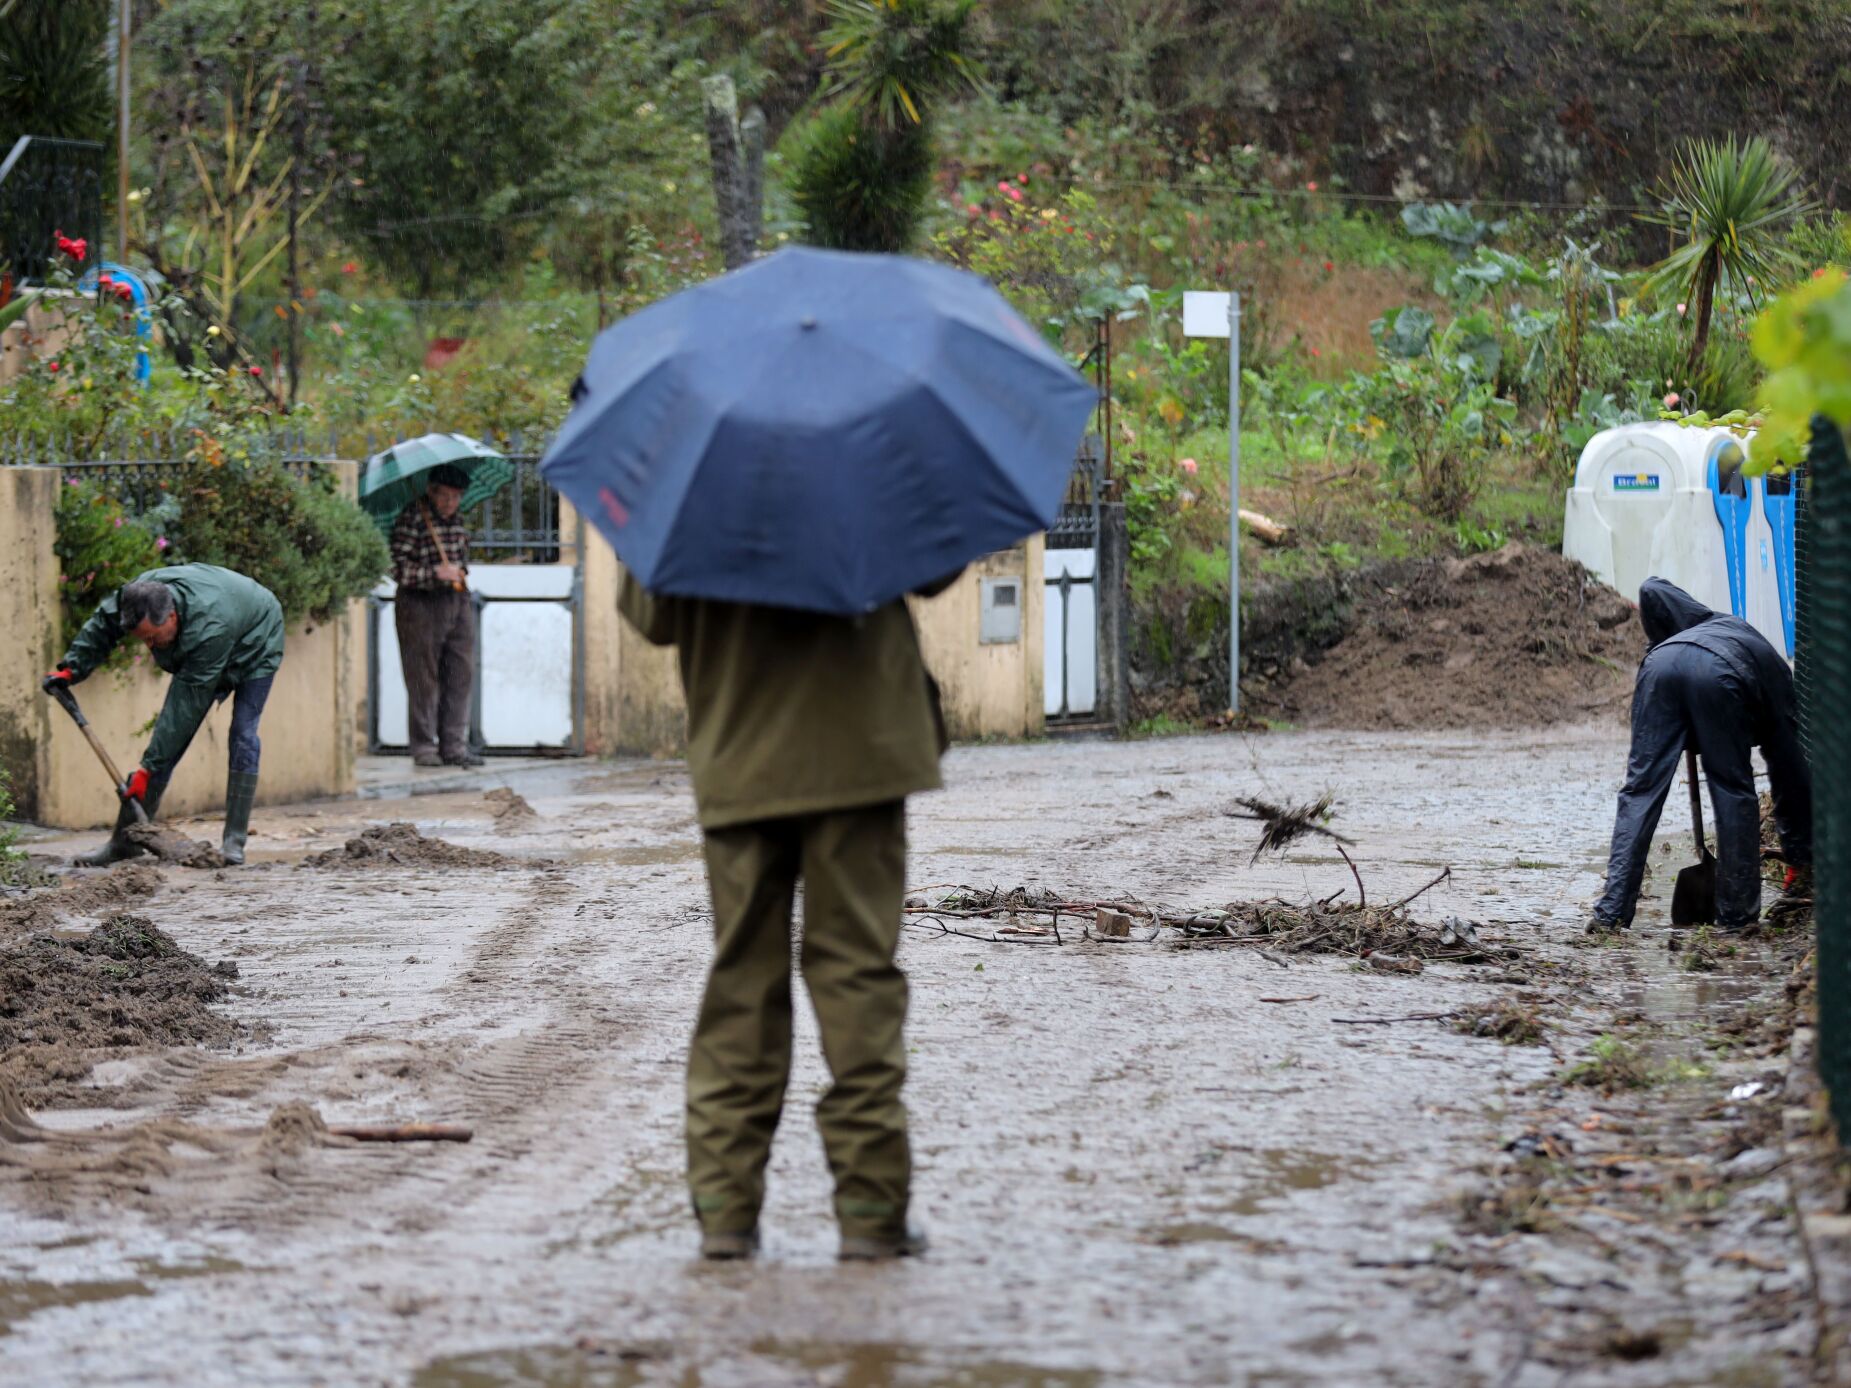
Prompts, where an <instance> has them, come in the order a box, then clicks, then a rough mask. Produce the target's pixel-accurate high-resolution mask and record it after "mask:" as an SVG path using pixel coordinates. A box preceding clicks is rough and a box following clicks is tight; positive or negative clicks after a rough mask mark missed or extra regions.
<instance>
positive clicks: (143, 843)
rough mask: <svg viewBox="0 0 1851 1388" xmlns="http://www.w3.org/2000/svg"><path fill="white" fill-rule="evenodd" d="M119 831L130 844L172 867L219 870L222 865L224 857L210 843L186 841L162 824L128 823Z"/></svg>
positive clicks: (181, 835)
mask: <svg viewBox="0 0 1851 1388" xmlns="http://www.w3.org/2000/svg"><path fill="white" fill-rule="evenodd" d="M122 832H123V835H124V836H125V837H126V838H127V839H128V840H129V842H130V843H133V844H135V845H136V846H137V847H138V848H142V849H145V850H146V851H147V852H149V853H152V854H153V855H154V856H155V857H157V858H159V859H160V860H161V861H162V862H163V863H172V864H173V865H174V866H175V867H187V868H222V867H224V866H225V855H224V854H223V853H221V852H219V851H218V849H216V848H214V847H213V846H212V845H211V844H209V843H202V842H200V840H198V839H189V838H188V837H187V836H186V835H185V834H182V833H181V832H180V831H179V830H177V829H174V828H170V827H169V826H167V825H165V824H131V825H129V827H128V828H126V829H124V830H123V831H122Z"/></svg>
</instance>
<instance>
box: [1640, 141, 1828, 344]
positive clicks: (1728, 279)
mask: <svg viewBox="0 0 1851 1388" xmlns="http://www.w3.org/2000/svg"><path fill="white" fill-rule="evenodd" d="M1796 181H1797V175H1796V174H1795V172H1794V170H1793V167H1792V166H1791V165H1790V164H1788V163H1787V162H1786V161H1785V160H1783V159H1782V158H1781V157H1780V156H1779V155H1778V154H1776V153H1775V152H1774V150H1773V147H1772V146H1771V145H1769V144H1768V142H1767V141H1766V140H1764V139H1762V138H1761V137H1760V136H1758V135H1757V136H1755V137H1754V138H1753V139H1750V140H1747V141H1744V142H1741V143H1738V142H1737V141H1736V138H1735V137H1734V136H1733V135H1731V136H1730V137H1729V138H1728V139H1727V140H1720V141H1718V140H1699V141H1696V142H1695V143H1693V144H1692V145H1690V147H1689V148H1688V149H1686V150H1685V152H1684V153H1683V155H1682V156H1680V158H1679V159H1678V160H1677V162H1676V164H1675V165H1674V166H1673V168H1672V171H1671V177H1670V180H1669V183H1668V185H1667V186H1666V188H1665V190H1664V193H1663V195H1662V198H1661V201H1662V204H1663V208H1662V210H1661V211H1659V212H1657V213H1655V214H1652V215H1650V216H1648V217H1647V218H1646V220H1647V221H1650V222H1653V223H1656V224H1657V225H1659V226H1665V227H1669V228H1671V229H1672V230H1673V231H1674V232H1677V233H1680V234H1681V235H1682V236H1683V237H1684V238H1685V239H1684V244H1683V245H1681V246H1679V247H1678V248H1677V249H1676V250H1675V251H1673V252H1672V253H1671V254H1670V255H1668V256H1666V257H1665V258H1664V259H1663V260H1661V261H1660V262H1659V263H1658V264H1657V265H1655V266H1653V267H1652V271H1651V274H1650V276H1649V278H1648V279H1647V281H1646V283H1647V286H1648V288H1651V289H1653V290H1665V289H1670V290H1674V291H1675V292H1677V293H1678V294H1680V295H1681V296H1682V297H1683V299H1684V301H1685V302H1686V303H1687V304H1688V305H1689V314H1688V318H1689V321H1690V323H1691V324H1692V326H1693V327H1694V328H1695V336H1694V337H1693V338H1692V339H1691V345H1690V369H1691V370H1692V371H1693V372H1694V371H1696V370H1697V369H1698V368H1699V367H1700V366H1701V364H1702V361H1703V354H1704V351H1705V349H1706V348H1707V347H1708V346H1709V340H1710V319H1711V316H1712V314H1713V313H1714V311H1715V307H1716V290H1717V288H1718V287H1719V286H1720V287H1721V288H1723V289H1725V290H1727V291H1729V292H1731V293H1737V294H1741V293H1746V294H1747V295H1748V296H1749V297H1750V298H1751V299H1753V298H1758V297H1759V295H1758V294H1757V292H1756V291H1757V289H1758V288H1762V287H1777V285H1778V281H1779V279H1780V277H1781V276H1782V275H1783V274H1785V273H1786V272H1788V271H1790V270H1791V269H1792V268H1793V266H1794V263H1795V262H1794V259H1793V256H1792V254H1791V253H1790V252H1788V250H1787V249H1786V248H1785V247H1784V246H1783V245H1782V244H1781V242H1780V240H1779V233H1780V231H1781V229H1782V228H1784V227H1785V226H1787V225H1789V224H1790V223H1792V222H1793V221H1794V220H1795V219H1796V218H1798V217H1801V216H1804V215H1805V214H1806V213H1807V212H1808V211H1810V210H1811V208H1812V206H1813V204H1812V203H1811V202H1809V201H1807V200H1806V199H1805V198H1803V197H1801V196H1800V195H1799V194H1798V193H1797V192H1796V191H1795V188H1794V184H1795V182H1796Z"/></svg>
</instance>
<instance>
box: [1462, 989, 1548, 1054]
mask: <svg viewBox="0 0 1851 1388" xmlns="http://www.w3.org/2000/svg"><path fill="white" fill-rule="evenodd" d="M1453 1028H1454V1030H1456V1031H1461V1032H1464V1033H1465V1034H1466V1035H1467V1036H1489V1037H1495V1038H1496V1039H1497V1040H1499V1041H1502V1042H1503V1043H1504V1044H1505V1045H1507V1046H1540V1045H1542V1044H1543V1021H1542V1018H1541V1017H1540V1016H1539V1015H1538V1014H1537V1011H1536V1009H1535V1008H1534V1007H1532V1006H1530V1005H1529V1004H1528V1003H1526V1002H1524V1001H1523V999H1522V998H1519V997H1515V996H1511V997H1504V998H1494V999H1492V1000H1491V1001H1490V1002H1481V1003H1478V1004H1476V1005H1475V1006H1472V1007H1468V1008H1466V1009H1464V1010H1463V1011H1462V1012H1461V1013H1460V1015H1459V1017H1458V1019H1457V1020H1456V1021H1454V1022H1453Z"/></svg>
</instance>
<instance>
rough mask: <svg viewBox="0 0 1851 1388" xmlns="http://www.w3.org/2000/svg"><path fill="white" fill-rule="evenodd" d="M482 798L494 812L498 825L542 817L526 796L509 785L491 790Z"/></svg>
mask: <svg viewBox="0 0 1851 1388" xmlns="http://www.w3.org/2000/svg"><path fill="white" fill-rule="evenodd" d="M482 798H483V799H484V800H486V801H487V802H488V807H489V809H490V810H492V811H493V812H494V815H495V823H496V824H498V825H511V824H519V823H520V822H521V821H522V820H527V819H538V818H539V817H540V816H539V815H538V814H536V813H535V812H534V808H533V806H532V805H529V804H528V803H527V798H526V797H525V796H523V795H522V794H521V793H520V792H519V791H516V790H513V789H511V788H509V787H508V786H502V787H500V788H499V789H496V790H491V791H490V792H489V793H488V794H486V795H484V796H483V797H482Z"/></svg>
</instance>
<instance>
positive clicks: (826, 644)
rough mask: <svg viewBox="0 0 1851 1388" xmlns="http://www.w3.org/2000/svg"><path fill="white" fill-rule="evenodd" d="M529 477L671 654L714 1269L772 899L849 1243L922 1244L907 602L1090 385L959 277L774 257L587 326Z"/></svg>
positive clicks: (1046, 520) (783, 1031)
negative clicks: (910, 910) (911, 1054)
mask: <svg viewBox="0 0 1851 1388" xmlns="http://www.w3.org/2000/svg"><path fill="white" fill-rule="evenodd" d="M572 394H573V406H572V412H571V414H570V415H569V416H568V418H567V420H566V423H565V425H564V427H563V428H562V429H561V430H560V432H559V435H558V437H557V438H556V439H555V440H554V441H553V445H552V447H551V448H550V449H549V450H548V452H547V456H546V458H545V459H544V460H543V461H542V463H541V471H542V473H543V474H544V475H545V476H546V479H547V480H548V481H549V482H550V483H552V485H553V486H554V487H556V488H557V489H558V490H559V491H561V492H562V493H564V495H565V496H566V497H567V499H568V500H570V501H571V502H572V504H573V506H574V507H576V508H577V509H578V511H579V512H580V514H582V515H585V516H587V517H589V518H590V519H591V520H592V522H593V523H594V524H595V525H597V527H598V529H599V531H600V532H601V533H602V534H603V535H604V537H605V538H606V539H607V540H608V541H609V542H610V544H611V546H612V548H614V549H615V550H616V551H617V555H618V557H619V558H620V559H622V560H623V562H624V566H625V569H626V574H627V576H626V579H625V583H624V588H623V592H622V594H621V597H620V600H619V606H620V608H621V610H622V611H623V613H624V615H625V616H626V617H627V618H628V619H629V620H630V621H631V622H632V623H633V624H634V625H635V626H636V627H637V629H638V630H639V631H641V632H642V634H643V635H644V636H645V637H646V638H647V639H649V640H650V641H654V642H657V643H659V644H665V645H673V646H674V647H675V648H676V650H677V653H678V655H679V658H680V663H681V677H682V685H683V688H684V690H685V691H686V694H687V703H688V766H689V770H690V771H691V773H692V775H693V781H694V798H695V805H696V808H697V810H698V812H699V817H700V823H701V828H702V831H703V833H704V836H705V840H706V849H705V851H706V859H707V876H708V882H709V886H710V887H711V890H712V894H713V908H714V958H713V967H712V972H711V973H710V974H709V977H708V980H707V990H706V995H705V997H704V999H703V1000H702V1003H701V1010H700V1016H699V1019H698V1021H697V1022H696V1026H695V1033H694V1041H693V1044H692V1046H691V1047H690V1050H689V1056H688V1099H687V1135H688V1186H689V1192H690V1195H691V1198H692V1203H693V1206H694V1213H695V1216H696V1218H697V1219H698V1220H699V1221H700V1225H701V1251H702V1253H703V1254H704V1255H705V1256H707V1257H710V1258H740V1257H749V1256H751V1255H752V1254H753V1253H755V1252H756V1251H757V1249H758V1241H759V1232H758V1219H759V1207H760V1205H761V1203H762V1201H763V1199H764V1187H765V1166H766V1163H767V1161H768V1159H769V1157H770V1152H771V1142H772V1137H773V1135H774V1134H775V1132H776V1130H777V1126H778V1121H779V1118H780V1116H781V1114H782V1111H783V1105H784V1092H785V1086H786V1084H787V1082H788V1080H789V1076H790V1064H791V1012H792V1002H791V953H792V932H791V912H792V908H793V903H794V900H795V896H796V891H797V885H798V883H799V882H800V881H801V882H802V884H803V893H804V922H803V934H802V945H801V950H800V952H799V954H798V961H797V962H798V967H799V970H800V971H801V972H802V974H803V978H804V982H805V984H806V985H807V986H808V987H809V990H810V997H811V1000H812V1002H813V1004H814V1005H815V1009H816V1016H817V1021H818V1024H819V1027H820V1029H821V1032H822V1042H823V1055H824V1058H825V1060H827V1062H828V1065H829V1072H830V1077H831V1083H830V1087H829V1089H828V1091H827V1092H826V1093H825V1094H824V1096H823V1098H822V1099H821V1100H820V1101H819V1103H818V1104H817V1109H816V1121H817V1126H818V1127H819V1128H820V1129H821V1130H822V1136H823V1147H824V1150H825V1152H826V1153H827V1155H828V1158H829V1167H830V1172H831V1175H832V1176H833V1177H834V1181H835V1214H836V1220H837V1223H838V1224H839V1225H840V1227H841V1234H842V1241H841V1247H840V1251H841V1256H842V1257H843V1258H845V1259H885V1258H895V1257H903V1256H907V1255H910V1254H914V1253H918V1252H919V1251H921V1250H922V1249H923V1247H924V1239H923V1238H922V1237H921V1236H920V1235H919V1233H918V1232H917V1230H916V1229H915V1227H914V1226H913V1225H912V1224H911V1223H910V1222H909V1219H908V1211H909V1207H910V1203H911V1196H912V1163H911V1155H910V1148H909V1144H908V1139H907V1114H906V1108H905V1105H904V1103H903V1102H902V1100H901V1088H902V1086H903V1085H904V1083H905V1079H906V1047H905V1040H904V1037H903V1034H902V1028H903V1025H904V1022H905V1016H906V1005H907V983H906V977H905V975H904V974H902V973H901V972H900V969H899V967H898V965H897V964H896V963H895V962H894V950H895V947H896V945H897V944H898V941H899V934H900V925H901V916H902V912H903V907H904V893H905V886H906V826H905V813H906V810H905V801H906V797H907V796H908V795H911V794H914V793H915V792H918V791H923V790H930V789H933V788H934V787H936V786H937V785H938V784H939V772H938V758H939V753H940V751H941V750H942V748H943V746H944V733H943V722H942V719H941V718H940V715H939V711H938V702H937V691H936V689H935V687H934V686H933V684H932V681H931V678H930V676H928V675H927V673H926V669H925V663H924V661H923V659H922V658H921V656H920V652H919V639H918V635H917V633H916V632H915V630H914V627H913V621H912V614H911V613H910V612H909V611H908V609H907V606H906V598H907V596H908V595H909V594H911V593H916V592H931V591H935V590H936V589H937V588H939V587H942V586H944V584H946V583H947V582H949V581H950V580H949V579H947V578H946V575H953V574H956V573H957V572H959V570H961V569H962V567H963V566H964V565H966V564H968V563H969V562H970V561H972V560H973V559H976V558H979V557H980V556H982V555H984V554H987V553H990V552H993V551H995V550H999V549H1003V548H1006V547H1008V546H1011V545H1014V544H1016V543H1017V542H1018V541H1020V540H1021V539H1022V538H1023V537H1024V536H1027V535H1030V534H1033V533H1034V532H1036V531H1039V530H1045V529H1046V528H1047V527H1048V526H1049V525H1050V524H1051V523H1052V521H1053V519H1054V517H1055V514H1056V513H1057V512H1058V510H1059V508H1060V503H1061V499H1062V497H1063V495H1064V493H1065V491H1066V485H1067V478H1068V474H1069V473H1070V472H1071V470H1072V466H1073V458H1074V450H1075V447H1076V445H1077V444H1078V442H1079V438H1080V434H1081V431H1082V430H1083V429H1084V428H1085V426H1086V421H1087V418H1088V416H1090V415H1091V413H1092V412H1093V410H1094V408H1095V407H1096V405H1097V403H1098V398H1097V394H1096V392H1095V391H1094V390H1093V388H1092V387H1091V386H1089V385H1088V384H1087V382H1086V381H1085V380H1083V379H1082V378H1081V377H1080V376H1079V375H1078V374H1077V373H1076V372H1075V371H1074V370H1073V369H1072V368H1071V367H1070V366H1069V365H1068V364H1067V363H1066V362H1065V361H1063V360H1062V359H1061V358H1060V357H1059V356H1058V355H1057V354H1056V353H1055V352H1054V351H1053V350H1052V349H1051V348H1049V347H1048V346H1047V344H1046V343H1044V342H1043V341H1042V340H1041V338H1040V336H1039V335H1038V334H1037V333H1036V332H1035V330H1034V329H1033V328H1031V327H1029V325H1028V324H1027V323H1025V322H1024V321H1023V320H1022V319H1021V317H1020V316H1018V315H1017V314H1016V313H1015V312H1014V311H1013V310H1012V309H1010V308H1009V306H1008V305H1007V304H1006V303H1005V302H1004V301H1003V299H1002V297H1001V296H1000V295H998V294H997V293H996V292H995V290H993V289H991V288H990V287H989V286H988V285H987V284H985V283H984V282H983V281H982V280H980V279H978V278H977V277H976V276H974V275H968V274H965V273H963V272H961V271H957V270H953V269H951V268H949V267H947V266H943V265H930V264H926V263H924V262H920V261H913V260H906V259H902V258H900V257H897V256H877V255H849V254H843V253H839V252H825V251H817V250H810V249H800V250H787V251H781V252H779V253H778V254H776V255H773V256H770V257H768V258H766V259H764V260H760V261H756V262H754V263H752V264H750V265H748V266H746V267H745V268H743V269H740V270H737V271H735V272H733V273H732V274H730V275H726V276H723V277H722V278H720V279H717V280H714V281H712V282H710V283H708V284H704V285H700V286H697V287H695V288H693V289H690V290H687V291H684V292H683V293H681V294H677V295H675V296H673V297H672V298H669V299H666V300H663V301H662V302H660V303H657V304H654V305H651V306H650V307H649V308H646V309H644V310H643V311H642V312H640V313H638V314H635V315H634V316H632V317H631V318H629V319H626V320H625V321H624V322H622V323H619V324H617V325H616V326H614V327H612V328H610V329H608V330H607V331H605V332H604V333H602V334H600V336H599V338H598V340H597V342H596V343H595V344H594V346H593V347H592V350H591V355H590V357H589V359H588V360H587V362H586V364H585V369H584V371H583V372H582V373H581V375H580V377H579V381H578V383H577V384H576V385H575V386H574V388H573V393H572Z"/></svg>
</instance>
